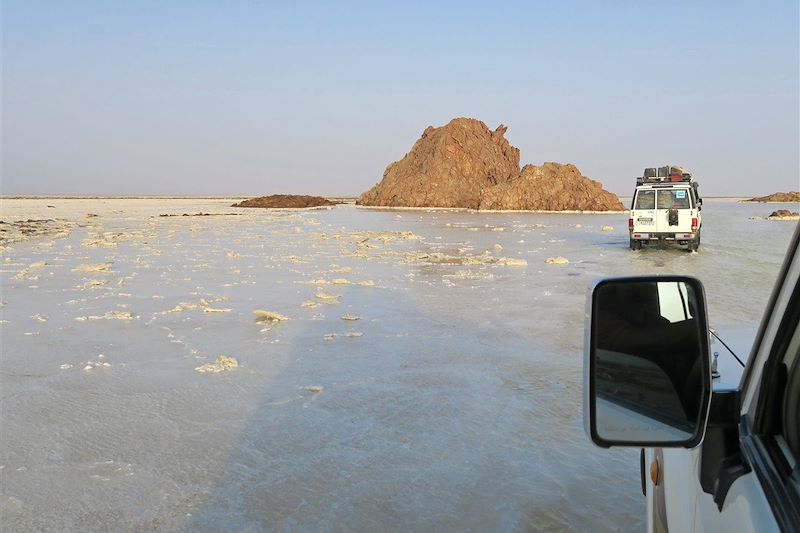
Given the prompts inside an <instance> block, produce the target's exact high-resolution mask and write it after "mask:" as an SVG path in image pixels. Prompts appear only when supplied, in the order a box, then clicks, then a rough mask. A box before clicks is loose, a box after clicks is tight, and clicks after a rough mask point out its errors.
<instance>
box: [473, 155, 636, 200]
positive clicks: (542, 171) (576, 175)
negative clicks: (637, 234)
mask: <svg viewBox="0 0 800 533" xmlns="http://www.w3.org/2000/svg"><path fill="white" fill-rule="evenodd" d="M480 208H481V209H531V210H541V211H622V210H623V209H625V208H624V207H623V205H622V203H621V202H620V201H619V198H617V195H616V194H613V193H610V192H608V191H606V190H604V189H603V186H602V185H601V184H600V183H598V182H596V181H594V180H590V179H589V178H587V177H585V176H582V175H581V173H580V171H579V170H578V169H577V167H575V165H561V164H559V163H545V164H543V165H542V166H538V167H537V166H533V165H525V166H524V167H523V168H522V172H520V175H519V177H517V178H514V179H512V180H509V181H507V182H505V183H500V184H498V185H497V186H495V187H491V188H489V189H487V190H486V191H484V194H483V198H482V199H481V204H480Z"/></svg>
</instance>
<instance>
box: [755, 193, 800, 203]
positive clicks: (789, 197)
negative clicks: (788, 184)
mask: <svg viewBox="0 0 800 533" xmlns="http://www.w3.org/2000/svg"><path fill="white" fill-rule="evenodd" d="M745 202H764V203H766V202H775V203H782V204H789V203H793V202H800V192H797V191H789V192H776V193H774V194H769V195H767V196H759V197H758V198H750V199H749V200H745Z"/></svg>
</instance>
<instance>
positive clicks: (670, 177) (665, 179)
mask: <svg viewBox="0 0 800 533" xmlns="http://www.w3.org/2000/svg"><path fill="white" fill-rule="evenodd" d="M680 182H692V183H693V178H692V175H691V173H689V172H687V171H686V170H685V169H684V168H683V167H680V166H677V165H665V166H663V167H649V168H646V169H644V175H643V176H637V178H636V186H637V187H638V186H639V185H644V184H647V183H680ZM695 187H696V185H695Z"/></svg>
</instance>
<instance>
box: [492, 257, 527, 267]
mask: <svg viewBox="0 0 800 533" xmlns="http://www.w3.org/2000/svg"><path fill="white" fill-rule="evenodd" d="M497 264H498V265H506V266H525V265H527V264H528V261H527V260H526V259H517V258H515V257H501V258H500V259H498V260H497Z"/></svg>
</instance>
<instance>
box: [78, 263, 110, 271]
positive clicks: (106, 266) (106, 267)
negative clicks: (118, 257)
mask: <svg viewBox="0 0 800 533" xmlns="http://www.w3.org/2000/svg"><path fill="white" fill-rule="evenodd" d="M112 265H113V263H97V264H93V265H81V266H79V267H76V268H73V269H72V271H73V272H110V271H111V266H112Z"/></svg>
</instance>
